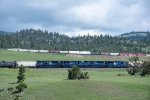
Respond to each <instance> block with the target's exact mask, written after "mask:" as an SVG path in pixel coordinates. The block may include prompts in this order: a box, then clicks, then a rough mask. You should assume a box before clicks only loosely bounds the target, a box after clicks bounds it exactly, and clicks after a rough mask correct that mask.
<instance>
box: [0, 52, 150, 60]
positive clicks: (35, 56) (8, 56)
mask: <svg viewBox="0 0 150 100" xmlns="http://www.w3.org/2000/svg"><path fill="white" fill-rule="evenodd" d="M128 59H129V57H121V56H67V55H65V54H49V53H46V54H41V53H29V52H15V51H14V52H13V51H7V50H0V61H18V60H25V61H37V60H100V61H106V60H107V61H128ZM140 60H142V61H150V57H140Z"/></svg>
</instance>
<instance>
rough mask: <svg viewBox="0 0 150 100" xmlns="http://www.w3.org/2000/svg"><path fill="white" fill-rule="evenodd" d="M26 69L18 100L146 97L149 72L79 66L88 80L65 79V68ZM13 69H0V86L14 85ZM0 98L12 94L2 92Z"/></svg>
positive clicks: (6, 99) (143, 99)
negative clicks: (145, 74)
mask: <svg viewBox="0 0 150 100" xmlns="http://www.w3.org/2000/svg"><path fill="white" fill-rule="evenodd" d="M26 70H27V71H26V73H25V74H26V80H25V82H26V83H27V84H28V88H27V89H26V90H25V92H24V94H23V95H22V97H21V99H20V100H150V76H146V77H140V76H129V75H128V74H127V72H126V71H125V69H86V70H85V69H82V70H83V71H88V72H89V75H90V79H89V80H66V79H67V69H26ZM17 73H18V69H0V88H8V87H12V86H13V87H15V85H16V84H11V83H15V82H16V81H17V79H16V76H17ZM117 74H124V75H123V76H117ZM0 100H12V98H10V95H9V94H8V93H5V92H2V93H0Z"/></svg>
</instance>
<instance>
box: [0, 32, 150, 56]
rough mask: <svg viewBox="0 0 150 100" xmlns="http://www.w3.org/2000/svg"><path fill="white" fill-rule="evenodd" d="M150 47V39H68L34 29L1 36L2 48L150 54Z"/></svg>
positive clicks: (107, 37) (54, 33)
mask: <svg viewBox="0 0 150 100" xmlns="http://www.w3.org/2000/svg"><path fill="white" fill-rule="evenodd" d="M128 35H130V34H128ZM124 36H125V35H124ZM148 38H149V37H148ZM149 47H150V39H140V40H134V39H132V40H131V39H129V38H125V37H120V36H115V37H112V36H109V35H105V36H103V35H100V36H90V35H87V36H77V37H68V36H66V35H61V34H59V33H57V32H48V31H42V30H34V29H24V30H21V31H19V32H16V33H13V34H7V35H5V36H4V35H0V48H26V49H50V50H83V51H84V50H86V51H92V52H95V53H98V52H133V53H139V52H140V53H150V48H149Z"/></svg>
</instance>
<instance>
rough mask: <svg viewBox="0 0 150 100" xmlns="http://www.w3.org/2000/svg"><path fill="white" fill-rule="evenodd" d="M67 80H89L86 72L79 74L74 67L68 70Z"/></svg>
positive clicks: (77, 69) (77, 68) (78, 69)
mask: <svg viewBox="0 0 150 100" xmlns="http://www.w3.org/2000/svg"><path fill="white" fill-rule="evenodd" d="M68 79H70V80H71V79H73V80H75V79H89V75H88V72H81V70H80V68H79V67H77V66H74V67H73V68H72V69H68Z"/></svg>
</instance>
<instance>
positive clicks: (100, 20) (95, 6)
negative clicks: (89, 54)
mask: <svg viewBox="0 0 150 100" xmlns="http://www.w3.org/2000/svg"><path fill="white" fill-rule="evenodd" d="M149 10H150V0H0V30H4V31H19V30H21V29H25V28H34V29H42V30H48V31H52V32H53V31H56V32H59V33H62V34H67V35H70V36H74V35H76V36H77V35H79V34H80V35H85V34H87V33H89V34H90V35H99V34H109V35H116V34H121V33H125V32H130V31H134V30H135V31H149V30H150V11H149Z"/></svg>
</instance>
